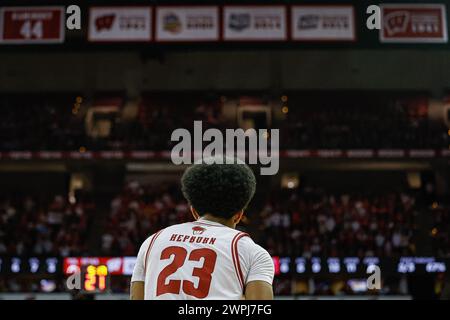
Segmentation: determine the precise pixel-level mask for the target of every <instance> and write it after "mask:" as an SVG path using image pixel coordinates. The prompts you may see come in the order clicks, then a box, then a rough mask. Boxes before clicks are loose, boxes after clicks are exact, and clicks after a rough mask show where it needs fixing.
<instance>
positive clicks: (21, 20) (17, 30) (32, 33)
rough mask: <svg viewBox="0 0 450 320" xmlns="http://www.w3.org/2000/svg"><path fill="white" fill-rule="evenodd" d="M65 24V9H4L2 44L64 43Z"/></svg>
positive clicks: (0, 25) (1, 15)
mask: <svg viewBox="0 0 450 320" xmlns="http://www.w3.org/2000/svg"><path fill="white" fill-rule="evenodd" d="M64 24H65V21H64V8H63V7H3V8H0V43H3V44H33V43H36V44H40V43H62V42H63V41H64V32H65V28H64Z"/></svg>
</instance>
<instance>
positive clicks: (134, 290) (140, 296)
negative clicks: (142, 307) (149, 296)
mask: <svg viewBox="0 0 450 320" xmlns="http://www.w3.org/2000/svg"><path fill="white" fill-rule="evenodd" d="M130 300H144V281H134V282H132V283H131V289H130Z"/></svg>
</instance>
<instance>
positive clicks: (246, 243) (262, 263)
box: [240, 238, 275, 300]
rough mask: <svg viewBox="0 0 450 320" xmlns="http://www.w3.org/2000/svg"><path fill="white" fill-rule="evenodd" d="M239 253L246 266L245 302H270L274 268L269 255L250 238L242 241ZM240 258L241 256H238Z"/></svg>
mask: <svg viewBox="0 0 450 320" xmlns="http://www.w3.org/2000/svg"><path fill="white" fill-rule="evenodd" d="M242 240H243V241H242V244H240V250H242V251H240V252H242V253H243V254H242V258H243V259H244V260H245V264H246V265H247V266H248V275H247V279H246V283H245V289H244V297H245V299H246V300H272V299H273V288H272V282H273V277H274V273H275V267H274V265H273V260H272V257H271V256H270V254H269V253H268V252H267V251H266V250H265V249H263V248H262V247H261V246H259V245H257V244H255V243H254V242H253V241H252V240H250V238H245V240H244V239H242ZM240 256H241V255H240Z"/></svg>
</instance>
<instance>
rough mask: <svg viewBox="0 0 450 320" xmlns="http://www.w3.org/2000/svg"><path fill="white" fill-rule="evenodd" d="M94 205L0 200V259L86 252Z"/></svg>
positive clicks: (13, 198) (37, 199) (40, 199)
mask: <svg viewBox="0 0 450 320" xmlns="http://www.w3.org/2000/svg"><path fill="white" fill-rule="evenodd" d="M94 209H95V204H94V203H93V202H92V201H89V200H87V199H83V200H80V201H78V202H76V203H75V204H71V203H69V202H68V200H67V198H66V197H64V196H61V195H55V196H54V197H50V198H49V197H40V196H35V197H33V196H17V195H13V196H4V195H3V196H1V198H0V255H17V256H21V255H38V256H39V255H44V256H45V255H55V256H63V257H65V256H70V255H81V254H85V253H86V252H89V250H88V246H87V240H88V234H89V223H90V220H91V218H92V214H93V213H94Z"/></svg>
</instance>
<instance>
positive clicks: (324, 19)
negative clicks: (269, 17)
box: [291, 5, 356, 41]
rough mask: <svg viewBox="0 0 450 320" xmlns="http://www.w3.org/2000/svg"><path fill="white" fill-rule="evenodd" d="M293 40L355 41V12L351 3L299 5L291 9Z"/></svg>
mask: <svg viewBox="0 0 450 320" xmlns="http://www.w3.org/2000/svg"><path fill="white" fill-rule="evenodd" d="M291 12H292V13H291V32H292V40H297V41H355V40H356V35H355V12H354V8H353V6H350V5H336V6H332V5H330V6H328V5H317V6H314V5H303V6H301V5H299V6H293V7H292V11H291Z"/></svg>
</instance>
